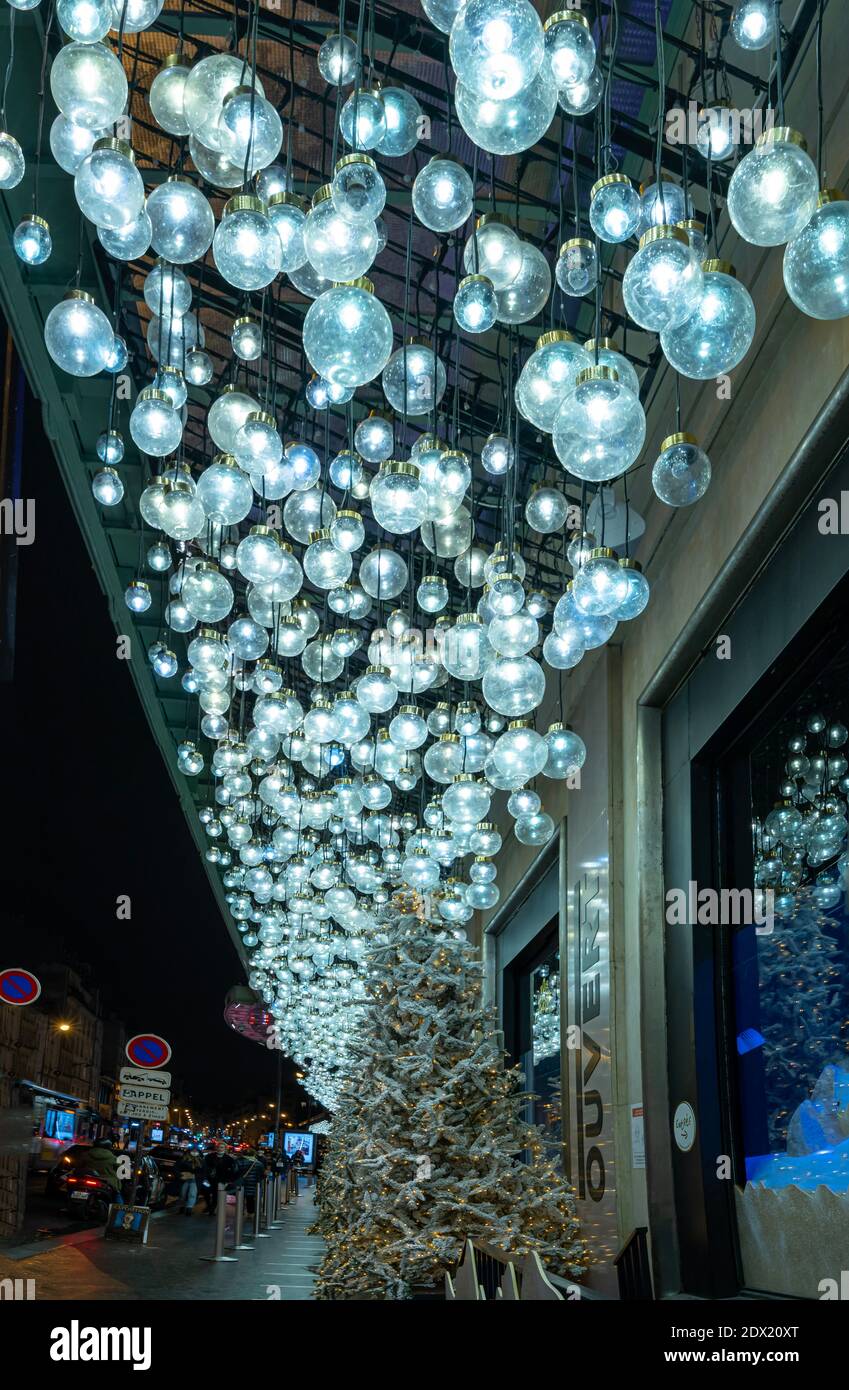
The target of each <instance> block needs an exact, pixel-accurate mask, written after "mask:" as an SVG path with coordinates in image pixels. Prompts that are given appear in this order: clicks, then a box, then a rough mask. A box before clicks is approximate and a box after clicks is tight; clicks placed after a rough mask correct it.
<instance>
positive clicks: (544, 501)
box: [525, 483, 569, 536]
mask: <svg viewBox="0 0 849 1390" xmlns="http://www.w3.org/2000/svg"><path fill="white" fill-rule="evenodd" d="M568 514H569V504H568V502H567V501H566V498H565V497H564V496H563V493H562V492H560V491H559V490H558V489H557V488H554V487H546V486H544V485H543V484H542V483H537V484H536V485H535V486H534V488H533V490H532V492H531V495H530V497H529V498H528V500H527V503H526V505H525V520H526V522H527V523H528V525H529V526H530V527H532V529H533V530H534V531H539V532H540V533H541V534H542V535H544V536H550V535H552V534H553V533H554V532H555V531H560V530H561V529H562V527H563V526H565V524H566V518H567V516H568Z"/></svg>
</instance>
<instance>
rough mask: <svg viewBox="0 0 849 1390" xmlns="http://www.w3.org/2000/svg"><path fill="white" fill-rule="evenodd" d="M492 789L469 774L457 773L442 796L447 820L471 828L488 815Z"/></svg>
mask: <svg viewBox="0 0 849 1390" xmlns="http://www.w3.org/2000/svg"><path fill="white" fill-rule="evenodd" d="M491 802H492V788H491V787H489V786H487V784H486V782H480V781H478V780H477V778H476V777H474V776H473V775H472V773H470V772H459V773H458V774H457V775H456V777H454V778H453V780H452V781H451V783H450V784H449V786H448V787H447V789H446V791H444V792H443V794H442V809H443V811H444V813H445V815H446V816H447V817H448V819H449V820H451V821H454V822H455V823H459V824H461V825H468V826H473V825H477V823H478V821H482V820H485V819H486V817H487V816H488V815H489V808H490V804H491Z"/></svg>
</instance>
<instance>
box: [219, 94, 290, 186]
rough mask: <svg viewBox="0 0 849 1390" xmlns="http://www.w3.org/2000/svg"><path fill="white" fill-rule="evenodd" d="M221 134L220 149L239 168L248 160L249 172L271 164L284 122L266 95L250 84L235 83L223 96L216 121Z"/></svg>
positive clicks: (277, 148)
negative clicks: (221, 145)
mask: <svg viewBox="0 0 849 1390" xmlns="http://www.w3.org/2000/svg"><path fill="white" fill-rule="evenodd" d="M218 130H219V134H221V135H223V136H224V149H223V153H224V154H226V155H227V158H228V159H230V160H232V162H233V163H234V164H240V165H241V166H242V169H244V167H245V162H246V161H248V152H249V151H250V159H249V161H248V174H253V173H256V172H257V170H259V169H264V168H265V167H266V165H268V164H271V163H272V161H273V160H274V159H276V157H277V155H278V154H279V152H280V146H281V145H282V143H283V122H282V121H281V119H280V117H279V116H278V114H277V112H276V111H275V109H274V107H273V106H272V105H271V102H270V101H266V99H265V97H261V96H259V95H258V94H257V93H256V92H253V91H252V90H251V88H250V86H242V87H236V88H235V89H234V90H233V91H232V92H230V93H229V95H228V96H227V97H226V98H225V100H224V106H223V108H222V111H221V116H220V118H219V121H218Z"/></svg>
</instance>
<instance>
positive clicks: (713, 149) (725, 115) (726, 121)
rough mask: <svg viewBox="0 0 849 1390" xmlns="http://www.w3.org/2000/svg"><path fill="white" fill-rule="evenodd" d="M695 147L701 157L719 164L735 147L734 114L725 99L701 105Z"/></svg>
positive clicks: (728, 156) (727, 157)
mask: <svg viewBox="0 0 849 1390" xmlns="http://www.w3.org/2000/svg"><path fill="white" fill-rule="evenodd" d="M695 145H696V149H697V150H698V152H699V154H700V155H701V156H702V158H703V159H709V160H710V161H711V163H712V164H721V163H722V161H723V160H725V159H730V158H731V156H732V155H733V154H734V152H735V151H736V149H737V139H736V136H735V116H734V113H733V112H732V110H731V107H730V106H729V104H728V102H727V101H720V100H717V101H714V102H712V103H711V104H710V106H703V107H702V109H701V110H700V111H699V114H698V117H697V122H696V140H695Z"/></svg>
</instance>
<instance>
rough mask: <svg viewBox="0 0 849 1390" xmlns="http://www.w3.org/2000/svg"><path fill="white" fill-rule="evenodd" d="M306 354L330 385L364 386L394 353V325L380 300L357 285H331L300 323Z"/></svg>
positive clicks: (314, 367) (380, 370)
mask: <svg viewBox="0 0 849 1390" xmlns="http://www.w3.org/2000/svg"><path fill="white" fill-rule="evenodd" d="M303 337H304V352H305V353H306V356H307V360H308V362H309V363H310V365H311V366H312V368H313V369H314V371H317V372H320V373H321V375H322V376H323V377H325V378H326V379H327V380H328V381H331V382H335V383H338V384H339V385H342V386H345V387H354V386H363V385H364V384H365V383H366V382H367V381H373V380H374V378H375V377H376V376H377V375H378V374H379V373H380V372H382V371H383V368H384V367H385V366H386V364H387V362H388V361H389V358H390V356H391V353H392V323H391V320H390V318H389V315H388V313H387V312H386V310H385V309H384V307H383V305H382V304H381V302H380V300H379V299H377V298H376V296H375V295H374V294H373V293H372V292H371V291H370V290H368V289H366V288H364V287H363V286H360V285H335V286H334V287H333V288H332V289H329V290H325V292H324V294H321V295H319V297H318V298H317V299H316V300H314V301H313V303H312V304H311V305H310V307H309V309H308V310H307V313H306V317H305V319H304V330H303Z"/></svg>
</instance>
